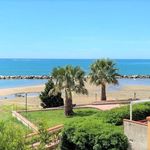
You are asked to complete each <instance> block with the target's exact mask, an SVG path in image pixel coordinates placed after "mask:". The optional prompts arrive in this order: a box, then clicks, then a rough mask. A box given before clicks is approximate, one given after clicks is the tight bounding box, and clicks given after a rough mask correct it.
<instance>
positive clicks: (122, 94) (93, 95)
mask: <svg viewBox="0 0 150 150" xmlns="http://www.w3.org/2000/svg"><path fill="white" fill-rule="evenodd" d="M86 88H87V89H88V91H89V94H88V95H87V96H86V95H77V94H74V93H73V103H74V104H91V103H93V102H95V101H99V100H100V87H96V86H94V85H91V84H89V83H86ZM43 90H44V85H38V86H28V87H18V88H8V89H1V90H0V96H4V97H5V96H6V95H10V94H15V93H22V92H41V91H43ZM134 93H136V98H138V99H148V98H150V86H141V85H131V86H124V87H123V88H121V89H119V90H117V91H108V92H107V99H108V100H127V99H130V98H134ZM62 96H64V95H63V94H62ZM3 104H13V105H21V106H25V98H24V97H16V98H13V99H2V100H0V105H3ZM28 105H29V106H31V107H36V108H37V107H40V99H39V97H38V96H32V97H31V96H29V97H28Z"/></svg>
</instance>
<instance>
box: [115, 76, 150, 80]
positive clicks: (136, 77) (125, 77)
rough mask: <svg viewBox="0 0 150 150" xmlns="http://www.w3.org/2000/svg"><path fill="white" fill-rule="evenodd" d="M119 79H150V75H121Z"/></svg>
mask: <svg viewBox="0 0 150 150" xmlns="http://www.w3.org/2000/svg"><path fill="white" fill-rule="evenodd" d="M117 78H119V79H150V75H119V76H118V77H117Z"/></svg>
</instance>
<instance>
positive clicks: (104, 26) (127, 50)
mask: <svg viewBox="0 0 150 150" xmlns="http://www.w3.org/2000/svg"><path fill="white" fill-rule="evenodd" d="M149 7H150V2H148V0H122V1H119V0H70V1H69V0H64V1H63V0H21V1H19V0H16V1H15V0H5V1H4V0H1V1H0V58H101V57H110V58H143V59H145V58H150V19H149V17H150V9H149Z"/></svg>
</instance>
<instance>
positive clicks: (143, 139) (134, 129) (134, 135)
mask: <svg viewBox="0 0 150 150" xmlns="http://www.w3.org/2000/svg"><path fill="white" fill-rule="evenodd" d="M147 131H148V126H147V125H146V124H143V123H138V122H135V121H130V120H124V133H125V135H126V136H127V137H128V140H129V145H130V147H129V150H148V140H147V139H148V134H147Z"/></svg>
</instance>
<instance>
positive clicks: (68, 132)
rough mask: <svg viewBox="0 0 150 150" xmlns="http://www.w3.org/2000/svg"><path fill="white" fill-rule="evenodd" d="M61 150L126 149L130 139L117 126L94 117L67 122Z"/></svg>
mask: <svg viewBox="0 0 150 150" xmlns="http://www.w3.org/2000/svg"><path fill="white" fill-rule="evenodd" d="M60 147H61V150H70V149H71V150H126V149H127V147H128V140H127V137H126V136H125V135H123V134H122V133H121V131H119V130H118V128H116V127H115V126H113V125H111V124H107V123H103V122H102V121H101V120H96V119H94V118H90V119H85V120H84V121H83V120H82V121H81V120H80V119H79V120H77V121H75V122H70V123H69V124H67V125H66V126H65V128H64V130H63V132H62V139H61V146H60Z"/></svg>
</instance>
